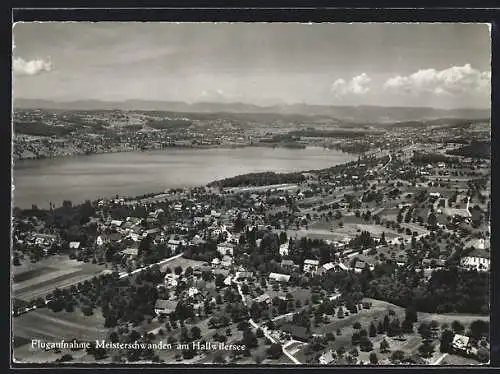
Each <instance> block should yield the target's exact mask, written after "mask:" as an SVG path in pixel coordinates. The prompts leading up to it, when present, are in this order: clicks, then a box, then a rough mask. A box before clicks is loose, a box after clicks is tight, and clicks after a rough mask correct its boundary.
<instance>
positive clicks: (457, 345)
mask: <svg viewBox="0 0 500 374" xmlns="http://www.w3.org/2000/svg"><path fill="white" fill-rule="evenodd" d="M451 346H452V347H453V349H454V350H456V351H457V352H460V353H466V354H467V353H469V351H470V348H471V345H470V338H469V337H468V336H465V335H460V334H455V336H454V337H453V341H452V343H451Z"/></svg>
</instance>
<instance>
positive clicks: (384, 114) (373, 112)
mask: <svg viewBox="0 0 500 374" xmlns="http://www.w3.org/2000/svg"><path fill="white" fill-rule="evenodd" d="M14 107H15V108H16V109H54V110H114V109H117V110H147V111H171V112H186V113H238V114H261V115H262V114H277V115H285V116H290V115H292V116H293V115H299V116H307V117H309V116H316V117H321V118H332V119H339V120H343V121H356V122H369V123H373V122H380V123H387V122H399V121H420V120H429V119H435V118H461V119H476V118H489V116H490V111H489V110H488V109H453V110H446V109H436V108H430V107H379V106H323V105H309V104H292V105H275V106H268V107H259V106H256V105H251V104H244V103H209V102H200V103H193V104H188V103H184V102H177V101H146V100H128V101H123V102H111V101H99V100H81V101H71V102H55V101H50V100H37V99H16V100H15V102H14Z"/></svg>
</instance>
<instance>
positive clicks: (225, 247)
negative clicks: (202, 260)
mask: <svg viewBox="0 0 500 374" xmlns="http://www.w3.org/2000/svg"><path fill="white" fill-rule="evenodd" d="M217 252H219V253H220V254H221V255H222V256H226V255H229V256H234V245H233V244H231V243H220V244H219V245H217Z"/></svg>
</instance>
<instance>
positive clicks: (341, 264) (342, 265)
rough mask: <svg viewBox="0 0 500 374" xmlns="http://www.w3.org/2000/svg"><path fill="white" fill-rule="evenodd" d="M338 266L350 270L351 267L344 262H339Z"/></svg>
mask: <svg viewBox="0 0 500 374" xmlns="http://www.w3.org/2000/svg"><path fill="white" fill-rule="evenodd" d="M338 266H339V268H340V269H341V270H343V271H347V270H349V268H348V267H347V266H346V265H344V264H343V263H342V262H339V264H338Z"/></svg>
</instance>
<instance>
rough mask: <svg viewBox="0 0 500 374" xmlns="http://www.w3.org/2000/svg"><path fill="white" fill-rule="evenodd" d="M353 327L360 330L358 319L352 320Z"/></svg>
mask: <svg viewBox="0 0 500 374" xmlns="http://www.w3.org/2000/svg"><path fill="white" fill-rule="evenodd" d="M352 327H353V329H356V330H360V329H361V323H359V322H358V321H356V322H354V324H353V325H352Z"/></svg>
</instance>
